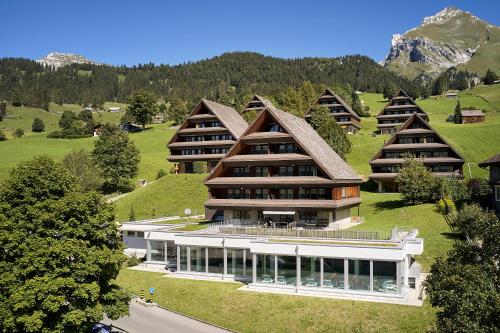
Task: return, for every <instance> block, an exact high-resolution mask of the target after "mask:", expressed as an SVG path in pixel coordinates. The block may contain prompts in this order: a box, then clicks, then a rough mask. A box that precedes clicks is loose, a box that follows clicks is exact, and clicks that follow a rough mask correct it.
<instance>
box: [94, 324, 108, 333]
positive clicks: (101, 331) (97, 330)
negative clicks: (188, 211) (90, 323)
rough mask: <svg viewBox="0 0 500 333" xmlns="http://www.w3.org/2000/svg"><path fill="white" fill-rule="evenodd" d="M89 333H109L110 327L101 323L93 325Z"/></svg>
mask: <svg viewBox="0 0 500 333" xmlns="http://www.w3.org/2000/svg"><path fill="white" fill-rule="evenodd" d="M91 333H111V327H109V326H108V325H104V324H101V323H99V324H95V325H94V327H92V331H91Z"/></svg>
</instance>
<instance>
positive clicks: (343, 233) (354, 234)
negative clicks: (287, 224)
mask: <svg viewBox="0 0 500 333" xmlns="http://www.w3.org/2000/svg"><path fill="white" fill-rule="evenodd" d="M218 229H219V230H218V231H219V232H220V233H224V234H228V235H248V236H275V237H297V238H300V237H303V238H331V239H360V240H390V239H392V238H394V237H393V236H394V231H393V230H390V229H387V230H377V231H369V230H351V229H343V230H321V229H281V228H261V227H237V226H224V225H221V226H219V228H218Z"/></svg>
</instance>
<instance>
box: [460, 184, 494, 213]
mask: <svg viewBox="0 0 500 333" xmlns="http://www.w3.org/2000/svg"><path fill="white" fill-rule="evenodd" d="M466 186H467V190H468V192H469V201H470V202H472V203H477V204H478V205H480V206H482V207H488V206H489V203H490V195H491V192H492V190H491V186H490V183H489V182H488V179H483V178H471V179H469V181H468V182H467V184H466Z"/></svg>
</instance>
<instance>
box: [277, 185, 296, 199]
mask: <svg viewBox="0 0 500 333" xmlns="http://www.w3.org/2000/svg"><path fill="white" fill-rule="evenodd" d="M280 199H282V200H283V199H293V189H291V188H280Z"/></svg>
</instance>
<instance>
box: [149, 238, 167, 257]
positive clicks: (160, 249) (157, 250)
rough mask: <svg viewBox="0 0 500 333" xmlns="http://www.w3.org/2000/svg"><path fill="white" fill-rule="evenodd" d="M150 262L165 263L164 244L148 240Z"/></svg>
mask: <svg viewBox="0 0 500 333" xmlns="http://www.w3.org/2000/svg"><path fill="white" fill-rule="evenodd" d="M149 247H150V249H151V257H150V258H151V259H150V260H151V261H165V242H164V241H156V240H150V241H149Z"/></svg>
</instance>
